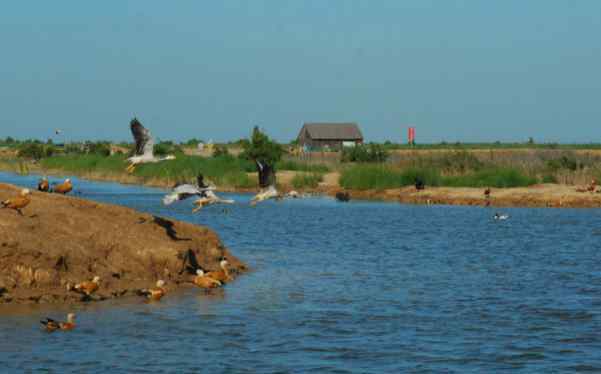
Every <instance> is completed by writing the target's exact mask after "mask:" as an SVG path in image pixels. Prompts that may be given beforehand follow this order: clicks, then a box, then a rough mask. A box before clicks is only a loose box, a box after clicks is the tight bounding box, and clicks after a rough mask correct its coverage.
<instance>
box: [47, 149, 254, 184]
mask: <svg viewBox="0 0 601 374" xmlns="http://www.w3.org/2000/svg"><path fill="white" fill-rule="evenodd" d="M125 159H126V157H125V156H123V155H115V156H109V157H103V156H98V155H77V156H71V155H66V156H56V157H49V158H45V159H42V160H41V162H40V164H41V166H42V167H43V168H44V169H50V170H64V171H66V172H69V173H74V174H86V173H91V172H94V173H105V174H124V173H125V167H126V166H127V163H126V162H125ZM251 166H252V165H251ZM248 169H249V165H248V162H246V161H243V160H239V159H236V158H233V157H227V156H225V157H213V158H203V157H197V156H185V155H178V157H177V158H176V159H175V160H170V161H163V162H160V163H156V164H143V165H140V166H138V167H137V168H136V170H135V172H134V176H137V177H140V178H142V179H161V180H167V181H170V182H172V183H176V182H183V181H191V180H193V179H194V178H195V177H196V176H197V175H198V174H199V173H202V174H203V175H204V176H205V177H207V178H208V179H210V180H212V181H213V182H214V183H216V184H218V185H222V186H229V187H236V188H249V187H253V186H254V185H255V184H256V181H253V180H252V178H250V177H249V176H248V174H247V172H246V170H248Z"/></svg>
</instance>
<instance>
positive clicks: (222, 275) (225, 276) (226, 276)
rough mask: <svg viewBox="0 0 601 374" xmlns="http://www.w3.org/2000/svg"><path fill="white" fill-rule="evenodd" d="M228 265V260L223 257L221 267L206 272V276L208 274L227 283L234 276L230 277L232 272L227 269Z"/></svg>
mask: <svg viewBox="0 0 601 374" xmlns="http://www.w3.org/2000/svg"><path fill="white" fill-rule="evenodd" d="M227 265H228V262H227V260H226V259H223V260H221V261H220V262H219V267H220V268H221V269H219V270H216V271H210V272H208V273H206V275H205V276H207V277H209V278H213V279H214V280H216V281H219V282H221V283H227V282H229V281H231V280H232V277H230V272H229V270H228V269H227ZM197 274H198V270H197Z"/></svg>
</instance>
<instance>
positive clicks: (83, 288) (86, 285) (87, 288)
mask: <svg viewBox="0 0 601 374" xmlns="http://www.w3.org/2000/svg"><path fill="white" fill-rule="evenodd" d="M98 288H100V277H99V276H95V277H94V278H93V279H92V280H91V281H84V282H81V283H78V284H76V285H75V286H73V287H71V285H67V290H69V291H75V292H79V293H82V294H84V295H86V296H91V295H92V294H93V293H94V292H96V291H98Z"/></svg>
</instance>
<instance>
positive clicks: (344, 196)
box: [335, 191, 351, 203]
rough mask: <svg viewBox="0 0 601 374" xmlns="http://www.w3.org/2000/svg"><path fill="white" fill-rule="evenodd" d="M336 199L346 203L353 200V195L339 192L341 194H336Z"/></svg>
mask: <svg viewBox="0 0 601 374" xmlns="http://www.w3.org/2000/svg"><path fill="white" fill-rule="evenodd" d="M335 197H336V200H338V201H341V202H343V203H345V202H347V201H349V200H350V199H351V194H349V193H348V192H346V191H339V192H336V195H335Z"/></svg>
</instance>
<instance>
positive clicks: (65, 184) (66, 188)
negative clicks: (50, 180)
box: [52, 178, 73, 195]
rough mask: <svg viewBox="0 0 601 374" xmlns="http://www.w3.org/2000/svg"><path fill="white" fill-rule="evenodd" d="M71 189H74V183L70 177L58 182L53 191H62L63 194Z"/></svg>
mask: <svg viewBox="0 0 601 374" xmlns="http://www.w3.org/2000/svg"><path fill="white" fill-rule="evenodd" d="M71 191H73V183H71V179H69V178H67V179H65V181H64V182H63V183H61V184H57V185H56V186H54V188H53V189H52V192H56V193H62V194H63V195H66V194H68V193H69V192H71Z"/></svg>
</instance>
